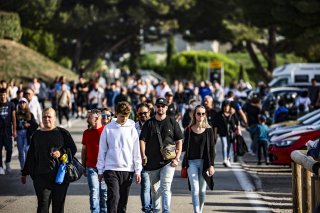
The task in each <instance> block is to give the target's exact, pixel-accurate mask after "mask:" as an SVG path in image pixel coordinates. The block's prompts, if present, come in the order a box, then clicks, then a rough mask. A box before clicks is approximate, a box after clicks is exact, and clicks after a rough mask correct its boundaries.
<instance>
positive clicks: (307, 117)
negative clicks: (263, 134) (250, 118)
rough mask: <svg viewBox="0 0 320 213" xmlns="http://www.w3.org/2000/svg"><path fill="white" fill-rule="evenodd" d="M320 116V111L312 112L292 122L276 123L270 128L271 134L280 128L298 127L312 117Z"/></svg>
mask: <svg viewBox="0 0 320 213" xmlns="http://www.w3.org/2000/svg"><path fill="white" fill-rule="evenodd" d="M317 114H320V109H317V110H314V111H312V112H309V113H307V114H305V115H303V116H301V117H299V118H298V119H297V120H290V121H285V122H281V123H276V124H272V125H270V126H269V134H270V133H272V132H273V131H275V130H277V129H279V128H283V127H287V126H293V125H297V124H306V123H305V121H306V120H307V119H309V118H311V117H313V116H314V115H317Z"/></svg>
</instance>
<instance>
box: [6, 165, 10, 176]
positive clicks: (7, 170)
mask: <svg viewBox="0 0 320 213" xmlns="http://www.w3.org/2000/svg"><path fill="white" fill-rule="evenodd" d="M10 172H11V167H10V163H6V173H7V174H9V173H10Z"/></svg>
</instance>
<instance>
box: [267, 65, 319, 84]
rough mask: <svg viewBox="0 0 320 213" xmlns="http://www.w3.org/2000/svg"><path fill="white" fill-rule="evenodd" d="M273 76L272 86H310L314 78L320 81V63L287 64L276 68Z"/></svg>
mask: <svg viewBox="0 0 320 213" xmlns="http://www.w3.org/2000/svg"><path fill="white" fill-rule="evenodd" d="M272 77H273V80H272V81H270V83H269V86H270V87H280V86H298V87H306V86H310V85H311V79H313V78H315V79H316V80H317V81H318V82H320V63H319V64H318V63H310V64H286V65H283V66H280V67H277V68H276V69H274V70H273V72H272Z"/></svg>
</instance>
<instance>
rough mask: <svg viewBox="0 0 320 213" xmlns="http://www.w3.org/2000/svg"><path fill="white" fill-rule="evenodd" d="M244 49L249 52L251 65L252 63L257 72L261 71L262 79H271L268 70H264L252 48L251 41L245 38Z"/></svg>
mask: <svg viewBox="0 0 320 213" xmlns="http://www.w3.org/2000/svg"><path fill="white" fill-rule="evenodd" d="M246 49H247V51H248V53H249V56H250V58H251V61H252V63H253V65H254V67H255V69H256V70H257V71H258V73H261V74H262V76H263V78H264V79H266V80H270V79H271V74H270V72H268V71H267V70H265V69H264V68H263V67H262V64H261V62H260V61H259V59H258V57H257V54H256V53H255V51H254V49H253V45H252V42H251V41H249V40H246Z"/></svg>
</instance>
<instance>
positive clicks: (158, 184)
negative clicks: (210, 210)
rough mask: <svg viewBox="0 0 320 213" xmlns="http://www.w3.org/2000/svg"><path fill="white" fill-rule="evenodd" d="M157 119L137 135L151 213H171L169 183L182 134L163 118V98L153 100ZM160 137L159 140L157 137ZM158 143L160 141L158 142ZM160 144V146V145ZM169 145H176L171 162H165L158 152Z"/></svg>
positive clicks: (176, 163) (150, 121)
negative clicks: (148, 192)
mask: <svg viewBox="0 0 320 213" xmlns="http://www.w3.org/2000/svg"><path fill="white" fill-rule="evenodd" d="M155 105H156V115H155V116H154V117H153V118H151V119H149V120H148V121H147V122H146V123H145V124H144V125H143V127H142V131H141V134H140V150H141V156H142V159H143V162H144V169H145V170H146V171H147V172H148V174H149V178H150V182H151V187H152V190H151V192H152V202H153V212H160V205H161V204H160V197H161V200H162V212H164V213H169V212H170V202H171V183H172V180H173V175H174V171H175V167H177V166H178V164H179V161H180V155H181V149H182V137H183V136H182V132H181V129H180V126H179V124H178V123H177V122H176V121H175V119H174V118H170V117H168V116H167V115H166V111H167V109H168V106H167V105H168V103H167V100H166V99H165V98H158V99H157V100H156V104H155ZM158 135H159V137H158ZM160 140H161V141H160ZM160 144H162V145H160ZM168 145H175V148H176V149H175V155H176V157H175V158H174V159H170V160H164V157H163V155H162V153H161V151H160V150H162V151H163V150H164V149H165V148H166V147H167V146H168Z"/></svg>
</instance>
